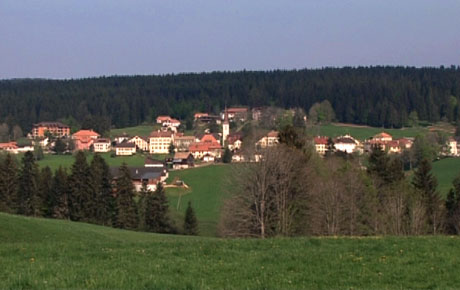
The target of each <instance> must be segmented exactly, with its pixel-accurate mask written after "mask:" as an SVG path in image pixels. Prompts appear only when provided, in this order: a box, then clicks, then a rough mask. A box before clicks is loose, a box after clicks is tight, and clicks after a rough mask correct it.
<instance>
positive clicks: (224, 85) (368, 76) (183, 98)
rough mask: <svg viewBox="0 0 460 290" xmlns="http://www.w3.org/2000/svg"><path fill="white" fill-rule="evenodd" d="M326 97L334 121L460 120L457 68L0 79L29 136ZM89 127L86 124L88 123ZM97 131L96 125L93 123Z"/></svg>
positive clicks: (11, 113)
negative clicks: (57, 123) (51, 127)
mask: <svg viewBox="0 0 460 290" xmlns="http://www.w3.org/2000/svg"><path fill="white" fill-rule="evenodd" d="M325 99H327V100H329V101H330V103H331V104H332V107H333V109H334V111H335V113H336V118H337V121H340V122H347V123H356V124H367V125H371V126H379V127H381V126H384V127H395V128H399V127H402V126H404V125H406V124H407V122H408V116H409V114H410V113H414V112H416V113H417V115H418V118H419V119H420V120H425V121H429V122H436V121H439V120H445V121H450V122H456V121H458V119H459V118H460V106H459V99H460V67H454V66H452V67H450V68H444V67H440V68H413V67H357V68H352V67H344V68H324V69H315V70H309V69H304V70H290V71H283V70H275V71H267V72H263V71H240V72H212V73H199V74H197V73H193V74H178V75H161V76H113V77H100V78H88V79H77V80H45V79H17V80H3V81H0V102H1V104H2V105H1V106H0V122H2V123H3V122H6V123H7V124H8V125H9V126H10V127H13V126H14V125H19V126H20V127H21V128H22V129H23V130H24V131H28V130H30V129H31V126H32V124H33V123H36V122H39V121H49V120H61V121H66V122H67V123H68V124H69V125H71V126H73V125H75V124H78V125H80V126H82V125H83V126H85V125H84V124H85V123H86V124H87V125H86V127H91V124H97V125H98V126H99V127H102V128H101V129H100V130H104V129H107V128H110V127H111V126H115V127H118V128H120V127H127V126H135V125H138V124H140V123H142V122H151V121H152V119H153V118H154V117H156V116H157V115H159V114H168V115H172V116H175V117H176V118H180V119H187V118H191V116H192V115H193V113H194V112H196V111H205V112H214V113H217V112H218V111H220V110H221V109H223V107H224V106H226V105H227V106H236V105H242V106H250V107H257V106H278V107H284V108H293V107H300V108H303V109H305V110H306V111H308V109H309V108H310V107H311V106H312V105H313V104H314V103H316V102H320V101H322V100H325ZM88 124H89V125H88ZM92 127H94V126H92Z"/></svg>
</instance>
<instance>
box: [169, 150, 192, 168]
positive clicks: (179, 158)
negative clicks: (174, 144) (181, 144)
mask: <svg viewBox="0 0 460 290" xmlns="http://www.w3.org/2000/svg"><path fill="white" fill-rule="evenodd" d="M194 161H195V158H194V157H193V155H192V153H190V152H176V154H174V158H173V168H174V169H185V168H190V167H193V166H194Z"/></svg>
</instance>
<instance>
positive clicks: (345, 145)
mask: <svg viewBox="0 0 460 290" xmlns="http://www.w3.org/2000/svg"><path fill="white" fill-rule="evenodd" d="M358 146H359V141H358V140H356V139H355V138H353V137H351V136H350V135H345V136H340V137H337V138H336V139H335V140H334V147H335V150H336V151H342V152H345V153H349V154H350V153H353V152H355V151H358Z"/></svg>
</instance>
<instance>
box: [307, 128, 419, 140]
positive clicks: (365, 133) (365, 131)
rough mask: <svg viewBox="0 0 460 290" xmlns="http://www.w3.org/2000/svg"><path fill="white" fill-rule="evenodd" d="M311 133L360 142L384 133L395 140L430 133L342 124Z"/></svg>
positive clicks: (315, 129) (414, 129)
mask: <svg viewBox="0 0 460 290" xmlns="http://www.w3.org/2000/svg"><path fill="white" fill-rule="evenodd" d="M309 131H310V132H313V134H314V135H320V136H328V137H337V136H341V135H345V134H350V135H351V136H353V137H355V138H356V139H358V140H365V139H368V138H369V137H372V136H374V135H376V134H378V133H380V132H382V131H384V132H387V133H389V134H391V135H392V136H393V138H402V137H415V136H417V135H418V134H425V133H427V132H428V129H427V128H424V127H417V128H402V129H384V128H375V127H367V126H363V127H359V126H353V125H350V126H346V125H340V124H327V125H321V126H316V127H312V128H310V129H309Z"/></svg>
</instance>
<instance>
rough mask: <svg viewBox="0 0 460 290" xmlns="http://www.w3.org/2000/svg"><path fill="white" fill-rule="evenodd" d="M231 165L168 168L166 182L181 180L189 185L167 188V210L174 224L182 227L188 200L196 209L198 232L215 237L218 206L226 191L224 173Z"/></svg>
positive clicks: (226, 172)
mask: <svg viewBox="0 0 460 290" xmlns="http://www.w3.org/2000/svg"><path fill="white" fill-rule="evenodd" d="M231 168H232V167H231V165H223V164H222V165H210V166H203V167H197V168H193V169H186V170H180V171H171V172H170V173H169V179H168V183H171V182H172V181H173V180H177V179H179V180H182V181H184V182H185V184H186V185H187V186H188V187H189V188H188V189H186V188H166V193H167V196H168V199H169V204H170V209H171V212H172V214H173V216H174V217H175V220H176V223H177V224H178V225H179V226H182V222H183V219H184V216H185V210H186V208H187V203H188V202H189V201H190V202H191V203H192V207H193V209H194V210H195V212H196V216H197V220H198V226H199V231H200V235H203V236H216V234H217V223H218V221H219V214H220V207H221V205H222V202H223V198H225V194H226V193H227V188H228V185H227V184H226V180H227V178H226V177H227V176H228V175H229V174H230V171H231Z"/></svg>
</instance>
